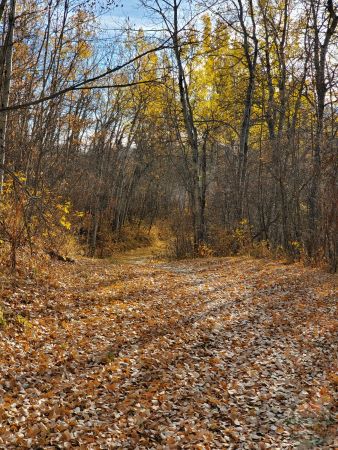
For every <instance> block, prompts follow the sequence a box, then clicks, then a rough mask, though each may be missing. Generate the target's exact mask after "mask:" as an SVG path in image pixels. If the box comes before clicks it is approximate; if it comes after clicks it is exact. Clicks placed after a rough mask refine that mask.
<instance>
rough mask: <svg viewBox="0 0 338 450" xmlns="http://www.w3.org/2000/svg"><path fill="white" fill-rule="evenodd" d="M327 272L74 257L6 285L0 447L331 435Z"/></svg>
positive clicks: (312, 443) (232, 262)
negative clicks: (40, 277)
mask: <svg viewBox="0 0 338 450" xmlns="http://www.w3.org/2000/svg"><path fill="white" fill-rule="evenodd" d="M139 262H142V261H139ZM334 281H335V277H334V276H333V275H329V274H325V273H323V272H321V271H319V270H315V269H308V268H307V269H306V268H303V267H301V266H297V265H293V266H290V265H282V264H279V263H276V262H269V261H263V260H252V259H248V258H232V259H231V258H229V259H204V260H196V261H185V262H179V263H178V262H162V263H144V264H142V263H141V264H126V263H124V264H120V265H119V264H112V263H109V262H107V261H96V262H93V261H89V260H83V261H80V262H78V263H76V264H74V265H68V264H61V263H60V264H55V266H54V281H50V282H46V283H45V284H44V285H43V286H41V284H39V283H36V284H34V283H32V282H29V281H27V282H26V283H21V284H20V285H19V286H17V287H16V288H15V289H12V288H7V289H4V290H3V299H2V303H3V306H4V308H5V314H6V315H7V325H6V326H5V327H2V329H1V330H0V336H1V340H0V377H1V378H0V448H1V449H6V450H7V449H12V448H13V449H14V448H19V449H25V448H29V449H58V448H82V449H110V448H118V449H217V448H220V449H225V448H229V449H235V448H236V449H268V448H270V449H316V448H320V449H330V448H332V449H333V448H335V443H334V436H335V420H334V419H335V411H334V395H335V385H336V384H337V375H336V374H335V369H336V367H335V362H336V361H335V357H336V354H337V341H336V340H335V313H336V299H335V285H334ZM336 444H337V443H336Z"/></svg>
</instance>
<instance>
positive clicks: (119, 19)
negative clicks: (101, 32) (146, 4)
mask: <svg viewBox="0 0 338 450" xmlns="http://www.w3.org/2000/svg"><path fill="white" fill-rule="evenodd" d="M117 3H118V6H116V7H112V8H111V10H110V12H109V14H105V15H104V16H103V17H102V18H101V23H102V24H103V25H104V26H107V27H110V26H112V27H114V26H116V25H121V23H123V22H124V21H125V20H127V19H128V20H129V21H130V23H131V25H135V26H137V27H139V26H145V25H146V24H147V22H148V23H149V19H147V18H146V17H145V10H144V8H142V6H141V5H140V3H139V1H138V0H117Z"/></svg>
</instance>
